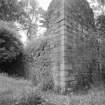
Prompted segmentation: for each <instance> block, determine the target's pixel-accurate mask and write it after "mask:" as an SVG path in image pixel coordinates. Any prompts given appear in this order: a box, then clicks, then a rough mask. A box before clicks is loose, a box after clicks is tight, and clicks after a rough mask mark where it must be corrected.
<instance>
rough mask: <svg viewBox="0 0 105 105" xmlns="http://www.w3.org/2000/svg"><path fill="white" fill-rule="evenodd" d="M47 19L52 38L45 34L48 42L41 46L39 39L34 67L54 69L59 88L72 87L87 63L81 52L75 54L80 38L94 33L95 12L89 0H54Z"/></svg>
mask: <svg viewBox="0 0 105 105" xmlns="http://www.w3.org/2000/svg"><path fill="white" fill-rule="evenodd" d="M47 19H48V28H47V32H46V34H45V36H46V37H47V39H48V40H45V41H44V39H43V38H42V39H43V41H44V42H43V41H42V43H41V44H39V46H38V42H39V41H38V42H36V44H35V43H34V45H35V46H36V45H37V46H36V47H37V48H36V49H35V48H34V51H33V52H34V63H35V64H34V67H33V70H38V71H41V72H42V71H44V70H48V71H49V70H50V71H51V72H52V74H53V80H54V86H55V87H56V89H61V92H64V91H66V90H70V91H71V90H72V88H73V87H75V85H76V84H77V81H76V77H77V75H78V74H77V73H78V69H79V67H80V66H81V65H83V64H82V63H81V58H80V56H79V55H78V54H75V53H76V52H77V51H78V49H77V48H78V47H77V46H78V45H79V44H80V43H79V42H81V40H79V38H80V36H82V37H85V36H88V35H92V34H93V32H94V15H93V12H92V9H91V8H90V7H89V4H88V2H87V1H86V0H52V2H51V4H50V6H49V8H48V11H47ZM82 37H81V38H82ZM45 39H46V38H45ZM75 59H76V60H75ZM42 73H44V72H42ZM32 74H33V72H32ZM46 75H47V74H46V73H45V74H44V76H45V78H46V77H47V76H46ZM41 77H42V76H41ZM43 80H44V79H43ZM47 80H48V79H47Z"/></svg>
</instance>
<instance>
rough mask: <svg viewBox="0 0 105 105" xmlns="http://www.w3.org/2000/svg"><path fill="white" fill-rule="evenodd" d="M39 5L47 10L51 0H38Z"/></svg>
mask: <svg viewBox="0 0 105 105" xmlns="http://www.w3.org/2000/svg"><path fill="white" fill-rule="evenodd" d="M38 2H39V5H40V6H41V7H42V8H43V9H44V10H47V8H48V6H49V3H50V2H51V0H38Z"/></svg>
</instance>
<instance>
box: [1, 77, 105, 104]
mask: <svg viewBox="0 0 105 105" xmlns="http://www.w3.org/2000/svg"><path fill="white" fill-rule="evenodd" d="M0 105H105V89H104V87H103V86H100V87H98V88H95V87H94V88H93V89H91V90H89V91H88V93H87V94H81V93H80V94H79V93H78V94H71V95H68V96H64V95H57V94H54V93H51V92H41V91H40V90H39V89H37V88H36V87H34V86H33V84H32V83H31V82H30V81H27V80H24V79H13V78H11V77H8V76H4V75H0Z"/></svg>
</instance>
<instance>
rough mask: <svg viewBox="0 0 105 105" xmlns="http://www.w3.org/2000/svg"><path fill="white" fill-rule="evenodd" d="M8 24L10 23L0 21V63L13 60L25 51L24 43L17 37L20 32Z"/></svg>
mask: <svg viewBox="0 0 105 105" xmlns="http://www.w3.org/2000/svg"><path fill="white" fill-rule="evenodd" d="M8 26H10V25H9V23H6V22H0V64H2V63H4V62H7V61H9V62H11V61H12V60H13V59H15V58H16V56H17V55H19V54H20V53H22V51H23V46H22V43H21V42H20V40H19V37H17V36H18V33H17V32H16V30H15V29H13V28H12V29H11V28H9V27H8ZM14 27H15V26H14Z"/></svg>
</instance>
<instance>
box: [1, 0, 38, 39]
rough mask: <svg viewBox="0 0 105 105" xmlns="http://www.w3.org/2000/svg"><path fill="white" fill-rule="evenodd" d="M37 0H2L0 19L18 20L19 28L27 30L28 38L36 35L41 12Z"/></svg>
mask: <svg viewBox="0 0 105 105" xmlns="http://www.w3.org/2000/svg"><path fill="white" fill-rule="evenodd" d="M37 5H38V4H37V1H36V0H20V1H18V0H0V19H1V20H3V21H12V22H17V23H18V24H20V25H19V27H18V28H17V30H19V31H20V30H23V31H26V32H27V33H26V34H27V36H28V38H30V37H31V36H33V35H36V33H37V29H38V24H37V23H38V19H39V12H38V6H37Z"/></svg>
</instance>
